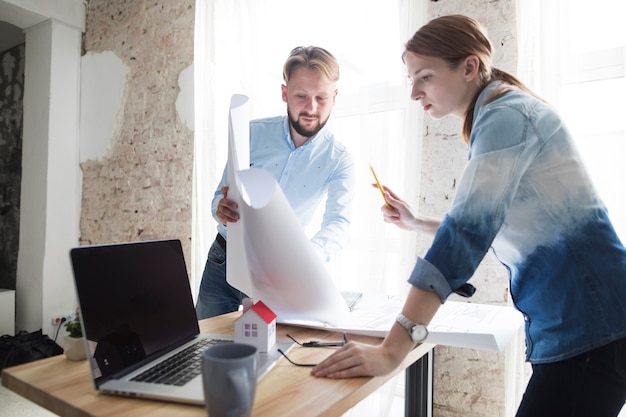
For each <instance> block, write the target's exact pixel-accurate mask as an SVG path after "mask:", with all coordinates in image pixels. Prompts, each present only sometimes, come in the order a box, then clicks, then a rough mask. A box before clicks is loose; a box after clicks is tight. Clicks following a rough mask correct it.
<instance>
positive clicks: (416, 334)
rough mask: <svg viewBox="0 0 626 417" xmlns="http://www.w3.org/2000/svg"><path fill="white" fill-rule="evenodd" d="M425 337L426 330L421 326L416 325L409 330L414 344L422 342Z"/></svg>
mask: <svg viewBox="0 0 626 417" xmlns="http://www.w3.org/2000/svg"><path fill="white" fill-rule="evenodd" d="M427 336H428V329H427V328H426V326H424V325H421V324H416V325H415V326H413V329H412V330H411V338H412V339H413V341H414V342H423V341H424V339H426V337H427Z"/></svg>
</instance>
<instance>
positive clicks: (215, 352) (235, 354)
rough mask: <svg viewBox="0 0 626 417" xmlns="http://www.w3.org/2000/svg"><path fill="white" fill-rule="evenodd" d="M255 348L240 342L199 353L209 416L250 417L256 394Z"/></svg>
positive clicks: (213, 347)
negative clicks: (200, 354)
mask: <svg viewBox="0 0 626 417" xmlns="http://www.w3.org/2000/svg"><path fill="white" fill-rule="evenodd" d="M256 353H257V348H256V347H254V346H252V345H246V344H243V343H224V344H219V345H215V346H211V347H210V348H208V349H206V350H205V351H204V352H203V353H202V380H203V383H204V401H205V403H206V407H207V411H208V413H209V417H249V416H250V413H251V412H252V403H253V402H254V394H255V393H256V371H257V361H258V359H257V354H256Z"/></svg>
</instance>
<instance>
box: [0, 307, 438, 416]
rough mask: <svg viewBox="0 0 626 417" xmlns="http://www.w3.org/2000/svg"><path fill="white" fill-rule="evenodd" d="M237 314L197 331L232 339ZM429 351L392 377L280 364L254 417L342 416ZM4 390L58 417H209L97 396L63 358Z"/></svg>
mask: <svg viewBox="0 0 626 417" xmlns="http://www.w3.org/2000/svg"><path fill="white" fill-rule="evenodd" d="M239 314H240V313H231V314H226V315H224V316H219V317H214V318H211V319H206V320H202V321H201V322H200V329H201V330H202V331H203V332H207V333H224V334H232V333H233V321H234V318H236V317H238V315H239ZM277 332H278V334H277V337H278V338H279V339H286V337H285V333H289V334H291V335H292V336H294V337H295V338H297V339H298V340H303V341H307V340H312V339H316V340H322V339H328V340H336V339H340V338H341V335H338V334H337V333H329V332H324V331H319V330H312V329H305V328H300V327H291V326H283V325H278V329H277ZM348 339H349V340H358V341H361V342H366V343H373V344H377V343H379V342H380V339H377V338H372V337H364V336H351V335H348ZM433 347H434V345H429V344H424V345H421V346H418V347H417V348H416V349H415V350H414V351H413V352H411V354H410V355H409V356H408V357H407V358H406V359H405V361H404V362H403V363H402V365H401V366H400V367H398V369H396V371H394V372H393V373H392V374H389V375H386V376H384V377H374V378H353V379H343V380H330V379H323V378H315V377H312V376H311V375H310V372H311V368H306V367H298V366H294V365H292V364H290V363H289V362H287V361H286V360H284V359H281V361H280V362H279V363H278V364H277V365H276V366H275V367H274V368H273V369H272V370H271V371H270V373H269V374H268V375H267V376H266V377H265V378H263V380H261V382H260V383H259V384H258V385H257V391H256V396H255V399H254V408H253V410H252V416H254V417H261V416H268V417H276V416H288V415H294V416H299V417H306V416H340V415H342V414H343V413H345V412H346V411H348V410H349V409H350V408H352V407H354V406H355V405H356V404H357V403H358V402H359V401H361V400H363V399H365V398H366V397H367V396H368V395H370V394H371V393H373V392H374V391H376V390H377V389H378V388H379V387H381V386H382V385H383V384H385V383H386V382H387V381H388V380H390V379H391V378H392V377H393V376H394V375H396V374H397V373H398V372H401V371H403V370H404V369H405V368H406V367H408V366H409V365H411V364H412V363H413V362H415V361H416V360H418V359H419V358H421V357H422V356H423V355H425V354H426V353H427V352H428V351H429V350H430V349H432V348H433ZM333 349H335V348H299V347H294V348H293V349H292V350H291V351H290V353H289V357H290V358H291V359H293V360H295V361H301V362H307V363H311V362H319V361H321V360H322V359H324V358H325V357H327V356H328V355H330V354H331V353H332V352H333ZM2 385H4V386H5V387H7V388H9V389H10V390H12V391H15V392H16V393H18V394H20V395H22V396H23V397H25V398H27V399H29V400H31V401H33V402H35V403H37V404H39V405H40V406H42V407H44V408H47V409H48V410H50V411H52V412H53V413H56V414H59V415H61V416H68V417H74V416H120V415H132V416H133V417H141V416H150V417H155V416H156V417H158V416H163V417H170V416H183V417H184V416H204V417H206V415H207V414H206V409H205V408H204V407H201V406H196V405H185V404H175V403H169V402H163V401H152V400H144V399H135V398H128V397H118V396H113V395H106V394H100V393H98V392H97V391H96V390H95V388H94V386H93V383H92V381H91V377H90V374H89V368H88V363H87V361H86V360H84V361H79V362H74V361H70V360H67V359H66V358H65V356H64V355H60V356H55V357H52V358H47V359H42V360H40V361H36V362H31V363H27V364H24V365H19V366H15V367H12V368H7V369H4V370H3V372H2Z"/></svg>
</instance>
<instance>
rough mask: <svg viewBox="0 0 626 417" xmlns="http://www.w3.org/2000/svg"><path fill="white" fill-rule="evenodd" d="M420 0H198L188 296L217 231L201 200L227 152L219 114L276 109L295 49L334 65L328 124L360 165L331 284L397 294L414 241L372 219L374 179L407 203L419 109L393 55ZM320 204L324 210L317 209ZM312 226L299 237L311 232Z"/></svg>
mask: <svg viewBox="0 0 626 417" xmlns="http://www.w3.org/2000/svg"><path fill="white" fill-rule="evenodd" d="M424 4H425V3H424V2H423V1H417V2H416V1H411V0H397V1H387V0H342V1H339V2H338V1H333V0H319V1H316V2H315V3H306V4H305V3H299V2H294V1H291V0H255V1H245V0H198V1H197V2H196V28H195V39H194V42H195V60H194V61H195V62H194V66H195V85H196V87H195V94H196V96H195V110H196V121H195V126H196V131H195V157H194V181H193V184H194V197H193V200H194V202H193V207H194V214H193V242H192V248H193V249H192V250H193V255H192V264H193V266H192V282H193V287H194V295H195V292H197V286H198V285H199V280H200V277H201V275H202V270H203V268H204V262H205V261H206V254H207V251H208V248H209V246H210V244H211V242H212V240H213V238H214V237H215V232H216V231H215V224H214V221H213V219H212V217H211V213H210V200H211V198H212V194H213V191H214V189H215V186H216V184H217V182H218V179H219V177H220V175H221V172H222V169H223V164H224V163H225V161H226V156H227V155H226V152H227V132H228V130H227V121H228V116H227V110H228V103H229V101H230V96H231V95H232V94H235V93H240V94H245V95H247V96H249V97H250V103H251V117H252V118H258V117H265V116H274V115H279V114H285V112H286V107H285V103H283V102H282V100H281V92H280V85H281V84H282V82H283V80H282V65H283V63H284V61H285V59H286V58H287V56H288V54H289V52H290V51H291V50H292V49H293V48H294V47H296V46H305V45H318V46H322V47H324V48H326V49H328V50H329V51H330V52H332V53H333V54H334V55H335V56H336V57H337V59H338V60H339V63H340V66H341V79H340V81H339V85H338V89H339V95H338V98H337V104H336V105H335V109H334V111H333V116H332V117H331V120H330V122H329V127H330V129H331V130H332V131H333V133H335V136H336V137H337V139H338V140H340V141H341V142H343V143H344V144H345V145H346V146H347V147H348V148H349V149H350V151H351V152H352V154H353V156H354V158H355V161H356V164H357V170H358V178H357V180H358V183H357V187H358V189H357V190H356V198H355V202H354V209H353V218H352V227H351V243H350V244H349V246H348V247H347V248H345V249H344V250H343V251H342V252H341V254H340V255H339V257H338V258H337V259H336V260H334V261H333V262H332V264H331V265H330V266H329V267H330V268H331V273H332V275H333V277H334V279H335V280H336V282H337V285H338V286H339V287H340V288H341V289H359V290H362V291H376V292H384V293H389V294H394V293H401V292H404V291H405V288H406V287H405V286H406V279H407V277H408V275H409V273H410V270H411V268H412V266H413V264H414V260H415V236H414V234H411V233H406V232H402V231H401V230H399V229H397V228H395V227H392V226H389V225H387V224H385V223H384V222H383V221H382V215H381V213H380V206H381V205H382V199H381V196H380V193H378V192H377V191H376V190H375V189H373V188H372V187H371V186H370V184H371V182H372V181H373V178H372V176H371V173H370V171H369V165H370V163H371V164H372V165H373V166H374V167H375V168H376V170H377V173H378V176H379V179H380V180H381V181H382V182H384V183H386V184H388V185H389V186H390V187H392V189H394V190H396V191H397V192H398V193H400V194H401V195H403V196H404V197H405V198H406V199H407V201H417V196H418V191H419V190H418V184H419V162H418V161H419V160H420V152H421V134H420V129H421V126H422V121H421V112H419V111H418V109H417V107H415V104H414V103H411V102H410V99H409V87H408V84H407V75H406V69H405V67H404V64H403V63H402V61H401V53H402V50H403V46H404V42H406V40H408V38H409V37H410V35H411V34H412V33H413V32H414V31H415V30H416V29H417V28H418V27H419V25H420V24H421V23H422V21H421V20H420V19H422V17H423V13H422V7H424ZM322 208H323V207H322ZM318 226H319V222H314V224H312V225H311V227H310V230H307V233H313V232H314V231H315V230H314V229H316V228H317V227H318Z"/></svg>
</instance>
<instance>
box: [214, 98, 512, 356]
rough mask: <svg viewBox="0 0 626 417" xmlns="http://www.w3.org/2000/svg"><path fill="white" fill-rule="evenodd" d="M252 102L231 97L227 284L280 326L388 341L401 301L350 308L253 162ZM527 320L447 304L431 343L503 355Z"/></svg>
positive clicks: (271, 181)
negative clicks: (234, 207) (232, 218)
mask: <svg viewBox="0 0 626 417" xmlns="http://www.w3.org/2000/svg"><path fill="white" fill-rule="evenodd" d="M246 107H247V97H245V96H238V95H235V96H233V99H232V101H231V111H230V119H229V122H230V123H229V162H228V163H229V171H228V181H229V186H230V188H229V192H228V197H229V198H231V199H234V200H235V201H237V203H238V204H239V215H240V220H239V221H238V222H236V223H229V225H228V239H227V245H228V249H227V259H226V261H227V268H226V272H227V281H228V282H229V283H230V284H231V285H232V286H233V287H235V288H238V289H239V290H241V291H243V292H244V293H246V294H248V295H249V296H250V297H252V298H253V299H255V300H261V301H263V302H264V303H265V304H266V305H267V306H268V307H270V308H271V309H272V310H273V311H274V313H275V314H276V315H277V321H278V322H279V323H285V324H293V325H299V326H305V327H310V328H318V329H326V330H333V331H346V332H348V333H353V334H363V335H370V336H377V337H384V336H385V335H386V334H387V332H388V331H389V329H390V328H391V326H392V325H393V323H394V321H395V318H396V316H397V315H398V313H399V312H400V310H401V309H402V305H403V304H404V297H386V296H385V297H381V296H378V295H375V296H373V295H369V294H367V293H366V294H364V295H363V298H362V299H361V301H360V302H359V303H358V304H357V305H356V307H355V308H354V310H353V311H350V309H349V308H348V306H347V304H346V303H345V301H344V299H343V297H342V296H341V292H340V291H339V289H338V288H337V287H336V286H335V284H334V282H333V280H332V278H331V276H330V273H329V271H328V269H327V268H326V265H324V263H323V261H322V260H321V258H320V257H319V255H318V254H317V253H316V251H315V249H314V247H313V244H312V243H311V242H310V240H309V239H308V237H307V236H306V234H305V232H304V230H303V228H302V226H301V225H300V222H299V221H298V219H297V217H296V215H295V213H294V212H293V209H292V208H291V206H290V204H289V202H288V201H287V198H286V197H285V195H284V194H283V192H282V190H281V188H280V186H279V185H278V183H277V181H276V179H275V178H274V177H273V176H272V175H271V174H270V173H269V172H268V171H266V170H264V169H262V168H250V167H249V165H250V163H249V152H250V151H249V118H248V115H247V111H246ZM522 323H523V319H522V316H521V314H520V313H519V312H517V311H516V310H514V309H513V308H510V307H499V306H492V305H484V304H473V303H465V302H454V301H447V302H446V303H444V304H443V305H442V306H441V308H440V309H439V311H438V312H437V314H436V315H435V317H434V318H433V320H432V322H431V323H430V325H429V326H428V328H429V331H430V335H429V337H428V339H427V342H429V343H434V344H441V345H448V346H459V347H468V348H476V349H487V350H496V351H501V350H503V349H504V348H505V347H506V345H507V344H508V343H509V342H510V340H511V339H512V338H513V336H514V335H515V334H516V332H517V331H518V329H519V328H520V326H521V325H522Z"/></svg>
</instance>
